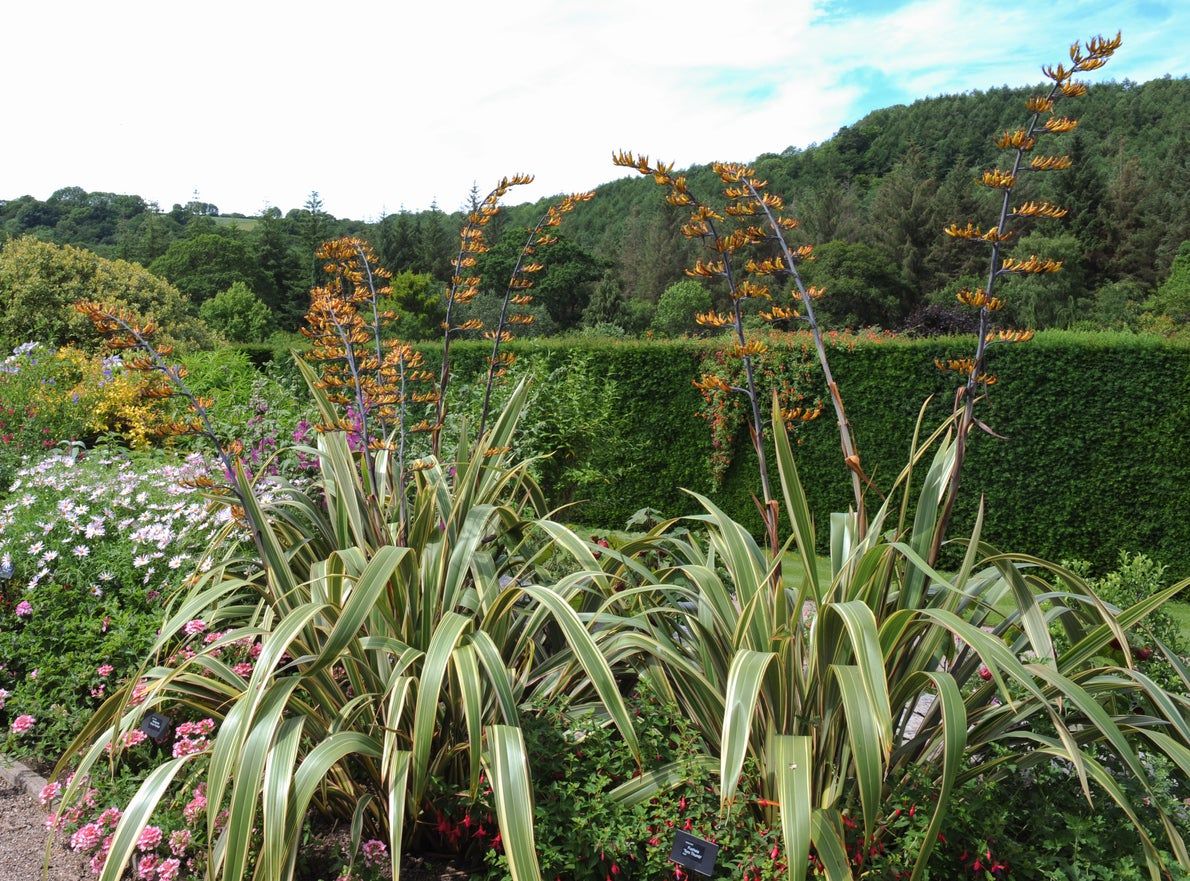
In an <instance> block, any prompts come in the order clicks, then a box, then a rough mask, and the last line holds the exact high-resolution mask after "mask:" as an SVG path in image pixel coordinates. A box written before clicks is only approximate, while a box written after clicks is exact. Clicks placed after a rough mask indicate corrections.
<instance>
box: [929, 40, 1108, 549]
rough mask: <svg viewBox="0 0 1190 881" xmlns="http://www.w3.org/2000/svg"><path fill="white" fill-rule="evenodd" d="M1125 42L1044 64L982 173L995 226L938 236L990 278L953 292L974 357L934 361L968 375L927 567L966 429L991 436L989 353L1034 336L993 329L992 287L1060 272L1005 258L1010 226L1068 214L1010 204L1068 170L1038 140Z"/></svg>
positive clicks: (949, 507) (1049, 264) (1049, 263)
mask: <svg viewBox="0 0 1190 881" xmlns="http://www.w3.org/2000/svg"><path fill="white" fill-rule="evenodd" d="M1122 42H1123V40H1122V37H1121V35H1120V33H1118V32H1117V33H1116V36H1115V37H1114V38H1112V39H1105V38H1104V37H1102V36H1096V37H1092V38H1091V39H1089V40H1087V41H1086V43H1083V44H1080V43H1077V42H1076V43H1074V44H1073V45H1072V46H1071V47H1070V67H1069V68H1067V67H1066V66H1065V65H1064V64H1059V65H1057V66H1056V67H1050V66H1049V65H1046V66H1044V67H1042V68H1041V72H1042V73H1043V74H1044V75H1045V77H1046V78H1047V79H1048V80H1050V81H1051V83H1052V85H1051V86H1050V88H1049V90H1048V91H1047V92H1046V94H1044V95H1034V96H1032V97H1030V98H1029V99H1027V100H1026V102H1025V108H1026V110H1027V111H1028V112H1029V118H1028V121H1027V123H1026V124H1025V126H1024V128H1020V129H1016V130H1015V131H1009V132H1004V133H1003V134H1001V135H1000V136H999V137H997V138H996V141H995V143H996V146H997V147H999V148H1000V149H1002V150H1007V151H1010V155H1011V157H1012V164H1011V167H1010V168H1009V169H1008V170H1004V169H1001V168H993V169H991V170H989V171H985V172H984V173H983V176H982V177H981V178H980V181H979V183H980V184H982V185H983V186H985V187H988V188H990V189H993V190H999V191H1000V193H1001V196H1000V213H999V218H998V220H997V222H996V224H995V226H990V227H987V228H986V229H984V228H983V227H981V226H979V225H978V224H976V223H974V222H968V223H967V225H966V226H959V225H958V224H956V223H952V224H951V225H950V226H948V227H946V228H945V229H944V230H943V232H944V233H945V234H946V235H948V236H950V237H951V238H955V239H962V240H964V241H968V242H978V243H982V244H985V245H988V246H989V247H990V248H991V256H990V258H989V260H988V275H987V281H986V282H985V283H984V287H983V290H969V289H964V290H961V291H959V292H958V294H957V297H958V301H959V302H960V303H962V304H963V305H964V306H968V307H970V308H972V309H975V310H977V311H978V313H979V335H978V337H977V339H976V343H975V354H974V356H973V357H971V358H957V359H949V360H947V361H937V362H935V365H936V366H937V367H938V368H939V369H940V370H945V371H950V372H955V373H958V374H960V375H962V376H964V377H965V379H964V382H963V384H962V385H961V386H959V388H958V390H957V391H956V393H955V410H956V413H957V417H958V419H957V426H956V429H955V432H956V434H955V458H954V466H953V468H952V469H951V474H950V480H949V483H948V486H947V492H946V499H945V501H944V502H943V507H942V515H941V517H940V518H939V520H938V527H937V530H936V531H935V533H934V539H933V544H932V546H931V550H930V562H931V563H932V562H934V561H935V560H936V559H937V557H938V552H939V549H940V548H941V547H942V541H943V539H944V538H945V535H946V530H947V527H948V526H949V524H950V519H951V517H952V515H953V513H954V504H955V499H956V498H957V497H958V493H959V483H960V481H961V478H962V469H963V463H964V461H965V459H966V452H967V442H968V437H969V435H970V433H971V429H972V428H973V427H975V426H979V427H980V428H982V429H984V430H986V431H989V432H990V429H988V428H987V426H985V425H983V423H982V422H980V421H979V420H978V419H977V418H976V417H975V403H976V399H977V393H978V390H979V389H980V387H983V388H984V389H986V388H987V387H988V386H991V385H994V384H995V383H996V375H995V374H993V373H988V372H987V352H988V348H989V347H990V346H992V345H995V344H997V343H1021V342H1027V341H1028V340H1030V339H1032V337H1033V333H1032V331H1028V330H1022V331H1010V330H1000V331H995V332H993V331H992V329H991V323H992V315H993V313H995V312H998V311H999V310H1000V309H1002V308H1003V307H1004V301H1003V300H1002V299H1001V298H1000V297H998V296H996V288H997V283H998V282H999V281H1000V279H1001V278H1003V277H1004V276H1006V275H1041V274H1046V273H1052V272H1059V271H1060V270H1061V269H1062V263H1061V261H1058V260H1051V259H1049V258H1045V257H1038V256H1037V255H1030V256H1029V257H1027V258H1024V259H1020V258H1015V257H1009V256H1006V255H1005V253H1004V251H1005V249H1006V248H1007V247H1008V246H1009V245H1010V243H1011V242H1012V240H1013V239H1015V238H1016V237H1017V233H1018V229H1016V228H1014V227H1013V221H1018V222H1019V221H1026V220H1031V219H1035V218H1042V219H1050V220H1059V219H1061V218H1063V217H1065V216H1066V214H1067V212H1068V210H1069V209H1067V208H1064V207H1059V206H1057V205H1051V204H1050V203H1049V202H1038V201H1032V200H1029V201H1024V202H1019V203H1018V204H1017V205H1016V207H1013V200H1014V197H1015V198H1019V195H1020V194H1019V190H1020V187H1021V184H1022V183H1023V182H1024V179H1025V177H1026V175H1028V174H1030V173H1033V172H1045V171H1057V170H1062V169H1066V168H1069V167H1070V164H1071V163H1070V157H1069V156H1065V155H1061V154H1048V155H1042V154H1036V153H1034V152H1033V150H1034V148H1035V147H1036V146H1037V145H1038V142H1039V141H1040V139H1042V138H1044V137H1046V136H1047V135H1053V134H1062V133H1064V132H1070V131H1073V130H1074V129H1075V128H1076V127H1077V126H1078V121H1077V120H1075V119H1072V118H1070V117H1069V116H1065V115H1058V113H1057V112H1056V108H1057V105H1058V104H1059V103H1060V102H1061V101H1063V100H1065V99H1067V98H1078V97H1081V96H1083V95H1085V94H1086V93H1087V86H1086V84H1085V83H1083V82H1076V81H1075V80H1074V79H1073V76H1074V75H1075V74H1076V73H1087V72H1090V71H1092V70H1098V69H1099V68H1101V67H1103V66H1104V65H1105V64H1107V61H1108V59H1109V58H1111V56H1112V55H1113V54H1114V53H1115V51H1116V50H1117V49H1118V48H1120V44H1121V43H1122Z"/></svg>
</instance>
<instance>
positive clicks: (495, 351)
mask: <svg viewBox="0 0 1190 881" xmlns="http://www.w3.org/2000/svg"><path fill="white" fill-rule="evenodd" d="M548 218H549V214H548V213H546V214H543V215H542V217H541V220H539V221H537V225H536V226H535V227H533V229H532V230H531V231H530V232H529V237H528V238H527V239H525V244H524V246H523V247H522V248H521V252H520V254H518V255H517V258H516V266H514V267H513V270H512V275H510V276H509V277H508V287H507V288H505V290H504V302H503V303H501V304H500V320H499V322H498V323H497V324H496V336H495V339H493V340H492V357H491V358H490V359H489V360H488V378H487V383H486V385H485V386H484V390H483V410H482V411H481V412H480V416H479V431H478V432H477V433H476V435H475V440H476V442H478V441H479V440H480V439H481V438H482V437H483V431H484V429H485V428H486V427H487V424H488V411H489V407H490V406H491V401H492V386H493V384H494V383H495V381H496V357H497V356H498V355H499V354H500V339H501V337H502V336H503V334H504V328H505V327H506V326H507V321H508V301H509V300H510V299H511V298H512V292H513V287H512V283H513V282H514V281H516V277H517V275H518V274H519V273H520V271H521V266H523V265H524V263H525V257H526V255H527V254H528V253H529V249H530V248H531V247H532V246H533V241H534V239H536V238H537V236H538V235H540V234H541V226H542V224H544V223H545V222H546V220H547V219H548Z"/></svg>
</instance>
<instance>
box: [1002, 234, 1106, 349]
mask: <svg viewBox="0 0 1190 881" xmlns="http://www.w3.org/2000/svg"><path fill="white" fill-rule="evenodd" d="M1013 253H1014V254H1015V255H1017V256H1018V257H1020V258H1022V259H1023V258H1026V257H1028V256H1029V255H1032V254H1036V255H1037V256H1039V257H1049V258H1051V259H1054V260H1061V261H1062V271H1061V272H1054V273H1046V274H1044V275H1032V276H1026V277H1023V278H1022V277H1011V278H1010V279H1009V280H1008V281H1006V282H1005V284H1004V287H1003V298H1004V301H1005V302H1006V303H1007V309H1008V313H1009V315H1011V317H1012V318H1013V320H1014V321H1015V322H1016V323H1017V324H1020V325H1024V326H1027V327H1034V328H1044V327H1070V326H1071V325H1072V324H1074V323H1075V322H1079V321H1083V320H1084V319H1086V318H1088V317H1089V315H1090V314H1091V309H1092V297H1091V294H1090V292H1089V291H1088V290H1087V287H1088V281H1087V274H1088V273H1087V268H1086V265H1085V264H1084V263H1083V261H1082V249H1081V247H1080V246H1079V241H1078V239H1077V238H1075V237H1074V236H1073V235H1071V234H1070V233H1068V232H1065V231H1062V232H1059V233H1057V234H1053V235H1051V234H1049V233H1045V232H1040V231H1035V232H1031V233H1029V234H1028V235H1026V236H1022V237H1021V240H1020V242H1018V243H1017V244H1016V245H1015V246H1014V248H1013Z"/></svg>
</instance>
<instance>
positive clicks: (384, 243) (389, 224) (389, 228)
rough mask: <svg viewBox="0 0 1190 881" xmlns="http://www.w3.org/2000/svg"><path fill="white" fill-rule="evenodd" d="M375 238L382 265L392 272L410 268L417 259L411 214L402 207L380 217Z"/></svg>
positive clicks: (413, 223)
mask: <svg viewBox="0 0 1190 881" xmlns="http://www.w3.org/2000/svg"><path fill="white" fill-rule="evenodd" d="M376 239H377V243H376V252H377V253H378V254H379V255H380V263H381V265H382V266H384V267H385V268H386V269H389V270H391V271H392V272H402V271H404V270H408V269H412V267H413V265H414V263H415V262H416V260H417V230H416V226H415V221H414V219H413V215H412V214H410V213H409V212H408V211H405V210H404V209H402V210H401V211H400V212H399V213H397V214H389V215H388V216H386V217H384V218H382V219H381V221H380V223H379V229H378V230H377V231H376Z"/></svg>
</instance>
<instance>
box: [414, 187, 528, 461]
mask: <svg viewBox="0 0 1190 881" xmlns="http://www.w3.org/2000/svg"><path fill="white" fill-rule="evenodd" d="M531 183H533V175H531V174H514V175H512V176H511V177H502V178H500V181H499V183H497V184H496V186H495V187H494V188H493V189H492V191H491V192H490V193H488V194H487V196H485V197H484V199H483V201H482V202H480V203H479V205H478V207H476V208H475V209H474V210H473V211H470V212H468V214H467V218H466V221H465V222H464V224H463V228H462V229H461V230H459V252H458V255H457V256H456V257H455V259H454V261H453V262H452V263H451V269H452V272H451V277H450V285H449V287H447V289H446V293H445V296H446V317H445V318H444V319H443V321H442V370H441V372H440V373H439V375H438V390H437V396H436V398H435V401H434V403H435V408H434V421H433V422H432V423H431V424H430V426H429V428H430V430H431V431H432V433H433V438H432V441H431V446H432V448H433V451H434V453H435V455H437V453H438V450H439V446H440V443H441V433H442V425H443V423H444V422H445V421H446V388H447V385H448V384H449V383H450V344H451V341H452V340H453V339H454V337H455V336H456V335H457V334H460V333H464V332H466V331H470V330H482V329H483V322H482V321H480V320H479V319H478V318H472V319H469V320H467V321H463V322H460V323H458V324H455V323H454V321H455V315H454V311H455V306H456V305H457V304H459V303H467V302H470V301H471V300H474V299H475V297H476V296H478V294H479V286H480V283H481V281H482V279H481V278H480V277H479V276H478V275H477V274H475V272H474V270H475V267H476V265H477V264H478V262H479V261H478V259H477V258H478V256H479V255H480V254H484V253H486V252H487V250H488V245H487V240H486V238H485V237H484V231H485V227H487V226H488V225H489V224H490V223H491V222H492V218H494V217H495V216H496V215H497V214H499V213H500V200H501V199H503V198H504V197H505V196H506V195H508V192H509V190H511V189H512V188H513V187H519V186H524V185H526V184H531ZM493 333H494V336H493V337H489V338H491V339H494V342H495V344H496V346H499V344H500V342H501V340H502V339H503V337H504V333H505V331H504V330H503V329H502V328H498V329H497V330H496V331H494V332H493ZM420 427H421V424H420V423H419V425H418V428H420Z"/></svg>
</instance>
